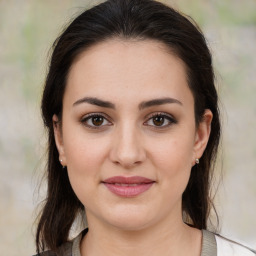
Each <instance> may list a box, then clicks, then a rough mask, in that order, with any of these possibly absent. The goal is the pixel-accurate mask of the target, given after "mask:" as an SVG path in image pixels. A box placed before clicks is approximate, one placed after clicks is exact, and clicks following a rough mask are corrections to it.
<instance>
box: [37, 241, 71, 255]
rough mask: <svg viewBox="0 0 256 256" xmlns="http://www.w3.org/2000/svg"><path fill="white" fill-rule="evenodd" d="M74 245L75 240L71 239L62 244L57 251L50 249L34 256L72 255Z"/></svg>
mask: <svg viewBox="0 0 256 256" xmlns="http://www.w3.org/2000/svg"><path fill="white" fill-rule="evenodd" d="M72 245H73V241H69V242H66V243H64V244H62V245H61V246H60V247H59V248H58V251H57V252H53V251H50V250H48V251H44V252H41V253H40V254H36V255H34V256H70V255H71V253H72Z"/></svg>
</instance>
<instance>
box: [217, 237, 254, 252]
mask: <svg viewBox="0 0 256 256" xmlns="http://www.w3.org/2000/svg"><path fill="white" fill-rule="evenodd" d="M215 239H216V243H217V252H218V254H217V255H218V256H256V252H255V251H253V250H252V249H250V248H248V247H246V246H243V245H241V244H239V243H236V242H234V241H231V240H229V239H227V238H225V237H222V236H220V235H215Z"/></svg>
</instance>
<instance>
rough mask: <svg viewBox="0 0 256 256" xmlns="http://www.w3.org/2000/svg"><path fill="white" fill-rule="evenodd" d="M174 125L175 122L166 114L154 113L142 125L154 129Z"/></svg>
mask: <svg viewBox="0 0 256 256" xmlns="http://www.w3.org/2000/svg"><path fill="white" fill-rule="evenodd" d="M176 123H177V121H176V120H175V119H174V118H173V117H172V116H171V115H169V114H167V113H154V114H152V115H151V116H150V118H149V119H148V120H147V122H145V123H144V124H145V125H147V126H152V127H155V128H165V127H168V126H170V125H172V124H176Z"/></svg>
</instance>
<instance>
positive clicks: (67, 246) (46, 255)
mask: <svg viewBox="0 0 256 256" xmlns="http://www.w3.org/2000/svg"><path fill="white" fill-rule="evenodd" d="M87 231H88V230H87V229H86V230H84V231H83V232H81V233H80V234H79V235H78V236H77V237H76V238H74V239H73V240H72V241H69V242H66V243H64V244H63V245H61V246H60V247H59V249H58V252H57V253H54V252H51V251H46V252H43V253H41V254H40V256H81V254H80V242H81V240H82V238H83V236H84V235H85V234H86V233H87ZM201 256H217V244H216V239H215V235H214V234H213V233H211V232H209V231H207V230H203V241H202V252H201Z"/></svg>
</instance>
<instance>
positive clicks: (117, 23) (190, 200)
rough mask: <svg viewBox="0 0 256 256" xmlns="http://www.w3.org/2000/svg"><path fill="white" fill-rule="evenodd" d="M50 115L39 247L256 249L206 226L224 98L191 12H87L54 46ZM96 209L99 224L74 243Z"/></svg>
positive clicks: (119, 5) (115, 2)
mask: <svg viewBox="0 0 256 256" xmlns="http://www.w3.org/2000/svg"><path fill="white" fill-rule="evenodd" d="M42 113H43V118H44V122H45V125H46V127H47V129H48V136H49V137H48V138H49V142H48V143H49V154H48V166H47V171H48V195H47V199H46V203H45V205H44V208H43V211H42V214H41V215H40V219H39V224H38V228H37V237H36V244H37V251H38V254H39V253H40V252H41V251H44V250H45V252H43V253H41V254H40V255H64V256H66V255H76V256H78V255H81V256H85V255H89V256H90V255H128V254H129V255H130V254H131V253H132V254H133V255H152V256H154V255H163V256H164V255H192V256H193V255H195V256H196V255H197V256H198V255H202V256H204V255H217V251H218V255H255V254H254V253H253V252H251V251H250V250H249V249H246V248H244V247H243V246H240V245H237V244H235V243H233V242H230V241H228V240H225V239H224V238H221V237H220V236H217V235H214V234H213V233H210V232H209V231H206V229H207V221H208V218H209V213H210V211H211V209H212V208H213V204H212V198H211V195H210V188H211V178H212V175H213V174H212V172H213V167H214V162H215V158H216V154H217V149H218V144H219V138H220V121H219V112H218V96H217V93H216V90H215V86H214V73H213V68H212V60H211V54H210V52H209V50H208V48H207V45H206V42H205V39H204V36H203V35H202V33H201V32H200V30H199V28H197V27H196V25H194V24H192V22H191V21H189V19H188V18H186V17H184V16H182V15H181V14H179V13H178V12H176V11H175V10H173V9H172V8H170V7H167V6H165V5H163V4H161V3H158V2H156V1H151V0H122V1H120V0H109V1H106V2H104V3H102V4H100V5H98V6H96V7H94V8H92V9H90V10H88V11H85V12H84V13H82V14H81V15H80V16H78V17H77V18H76V19H75V20H74V21H73V22H72V23H71V24H70V25H69V26H68V28H67V29H66V30H65V31H64V32H63V33H62V35H61V36H60V37H59V38H58V39H57V40H56V42H55V44H54V50H53V54H52V59H51V63H50V68H49V72H48V76H47V79H46V84H45V89H44V93H43V99H42ZM84 213H86V218H87V222H88V228H87V229H85V230H84V231H83V232H82V233H81V234H80V235H79V236H78V237H76V238H75V239H74V240H72V241H68V238H69V232H70V229H71V226H72V224H73V223H74V221H75V219H76V217H77V216H78V215H79V214H82V215H83V214H84ZM225 253H226V254H225Z"/></svg>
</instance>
